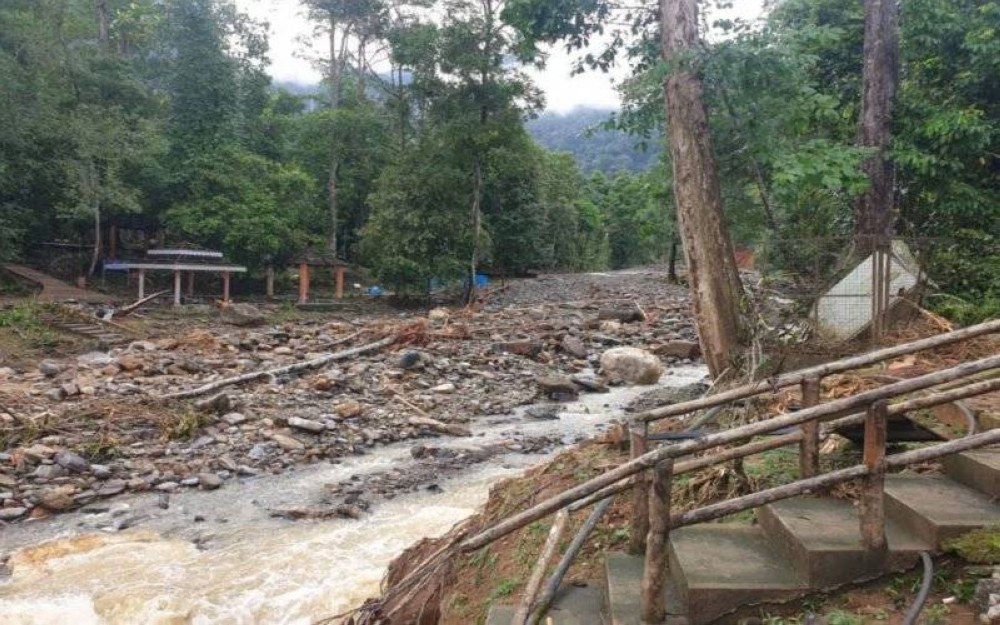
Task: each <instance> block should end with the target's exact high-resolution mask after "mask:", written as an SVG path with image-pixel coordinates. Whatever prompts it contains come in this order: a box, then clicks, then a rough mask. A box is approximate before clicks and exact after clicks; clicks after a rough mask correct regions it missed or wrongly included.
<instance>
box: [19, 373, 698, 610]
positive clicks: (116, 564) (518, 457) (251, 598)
mask: <svg viewBox="0 0 1000 625" xmlns="http://www.w3.org/2000/svg"><path fill="white" fill-rule="evenodd" d="M704 373H705V372H704V369H702V368H700V367H684V368H675V369H673V370H672V371H670V372H669V374H668V375H665V376H664V377H663V378H662V379H661V382H660V384H661V385H663V386H681V385H684V384H689V383H691V382H694V381H697V380H700V379H701V378H702V377H703V375H704ZM651 388H654V387H649V386H646V387H621V388H616V389H613V390H612V392H611V393H607V394H603V395H584V396H583V397H582V398H581V400H580V401H577V402H573V403H570V404H567V405H566V409H565V410H564V412H562V413H561V414H560V418H559V419H558V420H553V421H530V420H526V419H525V418H524V417H523V410H518V411H517V412H516V413H515V414H514V415H513V416H511V415H506V416H498V417H490V418H485V419H480V420H479V421H478V422H477V423H476V424H475V426H474V427H473V431H474V433H475V436H474V437H473V439H472V440H473V441H474V444H476V445H480V444H487V443H490V442H497V441H502V440H505V439H507V438H508V437H510V436H511V435H512V434H513V433H514V432H515V431H516V432H517V433H520V434H529V435H532V436H543V435H545V436H562V437H563V440H564V442H565V443H566V445H569V444H571V443H572V442H575V441H576V440H579V439H580V438H581V437H585V436H592V435H593V434H595V433H597V432H598V431H600V430H601V429H602V428H603V427H605V426H606V425H607V424H608V423H610V422H611V420H613V419H615V418H616V417H619V416H620V415H621V409H622V407H624V406H625V405H626V404H627V403H628V402H630V401H631V400H632V399H634V398H635V397H637V396H638V395H640V394H641V393H643V392H646V391H648V390H650V389H651ZM442 440H446V442H445V443H443V444H442V445H438V446H448V447H453V448H463V447H471V446H473V443H472V442H470V439H442ZM413 444H414V443H413V441H410V442H406V443H397V444H393V445H388V446H385V447H381V448H376V449H374V450H373V451H372V452H371V453H369V454H367V455H365V456H360V457H354V458H350V459H346V460H345V461H344V462H342V463H340V464H317V465H311V466H308V467H304V468H301V469H296V470H293V471H289V472H286V473H284V474H281V475H273V476H272V475H267V476H259V477H254V478H248V479H241V480H239V482H238V483H230V484H228V485H227V486H226V487H225V488H223V489H221V490H218V491H197V490H191V491H187V492H183V493H180V494H177V495H174V496H173V498H172V501H171V505H170V507H169V508H168V509H165V510H164V509H161V508H159V507H158V506H157V497H156V495H155V494H137V495H131V496H128V497H120V498H118V499H116V500H114V502H113V503H109V504H108V505H106V506H105V507H104V508H96V509H94V510H93V512H92V513H84V512H74V513H69V514H63V515H60V516H57V517H55V518H53V519H49V520H46V521H34V522H26V523H20V524H15V525H11V526H8V527H7V528H5V529H4V530H3V532H0V553H3V554H11V555H10V557H9V559H8V562H7V566H8V568H9V570H10V576H9V578H8V579H7V580H6V581H3V582H0V622H2V623H4V624H10V623H14V624H31V625H41V624H48V623H53V624H55V623H59V624H62V623H73V624H74V625H84V624H90V623H94V624H97V623H101V624H104V623H144V624H145V623H150V624H173V623H261V622H267V623H308V622H311V621H314V620H316V619H318V618H322V617H325V616H331V615H334V614H337V613H339V612H342V611H344V610H346V609H349V608H351V607H354V606H356V605H359V604H360V603H361V602H362V601H364V599H366V598H368V597H371V596H373V595H375V594H377V592H378V588H379V582H380V581H381V579H382V576H383V574H384V573H385V570H386V567H387V565H388V564H389V562H391V560H392V559H393V558H394V557H396V556H397V555H399V553H401V552H402V551H403V550H404V549H405V548H406V547H408V546H409V545H411V544H412V543H414V542H416V541H417V540H419V539H421V538H424V537H431V536H438V535H440V534H443V533H444V532H446V531H447V530H448V529H449V528H451V526H452V525H454V524H455V523H457V522H458V521H460V520H462V519H464V518H466V517H468V516H469V515H471V514H472V513H474V512H475V511H476V509H477V508H478V507H479V506H481V505H482V504H483V503H484V502H485V500H486V497H487V495H488V491H489V486H490V485H491V484H493V483H495V482H497V481H498V480H500V479H502V478H504V477H509V476H512V475H517V474H519V473H521V472H522V471H523V470H524V469H525V468H527V467H529V466H531V465H533V464H537V463H539V462H541V461H542V460H543V459H544V457H543V456H538V455H532V456H529V455H522V454H513V453H512V454H507V455H503V456H499V457H494V458H492V459H490V460H489V461H487V462H485V463H482V464H480V465H476V466H473V467H470V468H468V469H466V471H465V473H463V474H462V475H461V476H457V477H452V478H450V479H446V480H442V481H440V482H439V483H438V485H439V486H440V487H441V491H440V492H436V493H433V492H429V491H420V492H418V493H410V494H407V495H404V496H400V497H397V498H395V499H392V500H389V501H385V502H382V503H379V504H378V505H375V506H373V508H372V510H371V511H370V513H368V514H366V515H365V516H364V517H363V518H362V519H361V520H359V521H353V520H327V521H298V522H290V521H286V520H282V519H278V518H274V517H272V516H271V514H270V511H271V510H273V509H275V508H282V507H288V506H294V505H308V504H310V503H314V502H315V501H317V500H318V499H319V498H320V497H321V495H322V492H323V486H324V484H328V483H331V482H338V481H341V480H345V479H349V478H350V477H351V476H354V475H364V474H366V473H371V472H376V471H383V470H386V469H389V468H400V467H404V468H405V466H406V463H410V462H413V460H412V459H411V457H410V454H409V449H410V447H411V446H412V445H413ZM126 526H127V527H128V528H129V529H124V530H122V531H119V529H120V528H122V527H126Z"/></svg>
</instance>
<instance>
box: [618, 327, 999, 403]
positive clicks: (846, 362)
mask: <svg viewBox="0 0 1000 625" xmlns="http://www.w3.org/2000/svg"><path fill="white" fill-rule="evenodd" d="M996 332H1000V319H996V320H993V321H987V322H985V323H980V324H977V325H974V326H969V327H968V328H962V329H961V330H954V331H952V332H945V333H944V334H936V335H934V336H931V337H928V338H925V339H920V340H917V341H913V342H910V343H904V344H902V345H895V346H893V347H886V348H883V349H879V350H875V351H873V352H868V353H865V354H860V355H858V356H851V357H849V358H842V359H840V360H835V361H833V362H829V363H825V364H822V365H817V366H815V367H809V368H806V369H800V370H798V371H793V372H791V373H786V374H784V375H780V376H778V377H776V378H769V379H766V380H760V381H757V382H752V383H750V384H744V385H742V386H737V387H736V388H732V389H729V390H727V391H723V392H721V393H717V394H715V395H711V396H709V397H702V398H699V399H694V400H691V401H686V402H682V403H679V404H671V405H669V406H662V407H660V408H653V409H651V410H647V411H645V412H640V413H637V414H636V415H635V416H634V417H633V418H634V419H636V420H638V421H658V420H660V419H664V418H666V417H676V416H680V415H682V414H687V413H691V412H695V411H698V410H703V409H705V408H713V407H715V406H722V405H725V404H728V403H732V402H734V401H737V400H740V399H746V398H748V397H753V396H754V395H760V394H762V393H766V392H768V391H772V392H773V391H777V390H779V389H782V388H786V387H789V386H794V385H796V384H801V383H802V382H803V381H804V380H807V379H809V378H817V377H818V378H823V377H826V376H828V375H832V374H835V373H843V372H845V371H850V370H852V369H860V368H861V367H866V366H868V365H873V364H876V363H879V362H882V361H885V360H891V359H893V358H898V357H899V356H905V355H907V354H914V353H916V352H920V351H923V350H925V349H931V348H934V347H941V346H943V345H950V344H952V343H957V342H959V341H964V340H968V339H971V338H975V337H978V336H983V335H986V334H993V333H996Z"/></svg>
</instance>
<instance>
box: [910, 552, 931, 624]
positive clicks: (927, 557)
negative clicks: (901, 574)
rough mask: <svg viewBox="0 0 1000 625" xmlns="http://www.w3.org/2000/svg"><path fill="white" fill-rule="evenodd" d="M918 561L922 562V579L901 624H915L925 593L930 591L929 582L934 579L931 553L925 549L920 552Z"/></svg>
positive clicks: (925, 598)
mask: <svg viewBox="0 0 1000 625" xmlns="http://www.w3.org/2000/svg"><path fill="white" fill-rule="evenodd" d="M920 561H921V562H923V564H924V579H923V581H922V582H921V583H920V592H918V593H917V598H916V599H915V600H914V601H913V605H911V606H910V609H909V610H907V612H906V617H905V618H904V619H903V625H915V624H916V622H917V617H918V616H920V612H921V610H923V609H924V604H925V603H927V595H929V594H930V593H931V582H932V581H934V563H933V562H932V561H931V554H929V553H927V552H926V551H922V552H920Z"/></svg>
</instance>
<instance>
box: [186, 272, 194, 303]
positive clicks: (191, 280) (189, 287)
mask: <svg viewBox="0 0 1000 625" xmlns="http://www.w3.org/2000/svg"><path fill="white" fill-rule="evenodd" d="M187 296H188V297H194V272H193V271H189V272H188V281H187Z"/></svg>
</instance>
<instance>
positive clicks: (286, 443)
mask: <svg viewBox="0 0 1000 625" xmlns="http://www.w3.org/2000/svg"><path fill="white" fill-rule="evenodd" d="M271 440H273V441H274V442H275V443H277V444H278V447H281V448H282V449H284V450H285V451H301V450H303V449H305V448H306V446H305V445H303V444H302V442H301V441H299V440H298V439H296V438H292V437H291V436H285V435H284V434H272V435H271Z"/></svg>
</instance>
